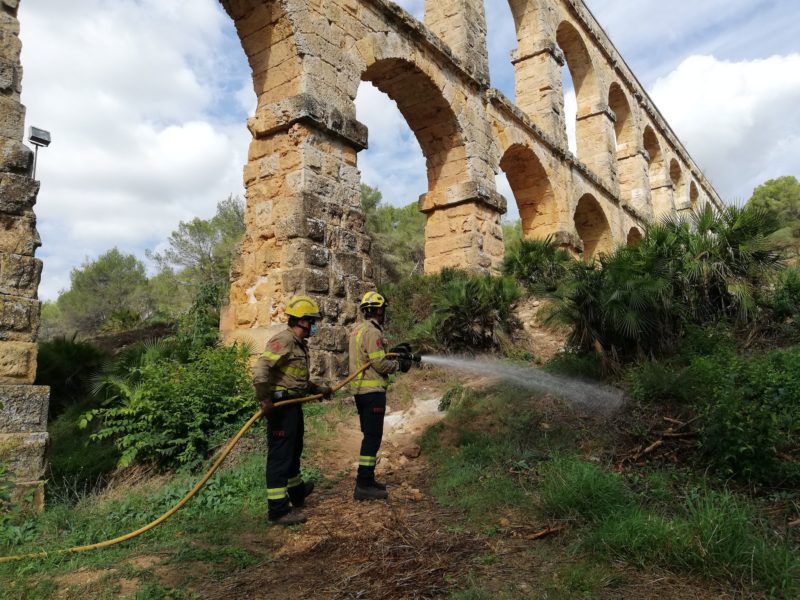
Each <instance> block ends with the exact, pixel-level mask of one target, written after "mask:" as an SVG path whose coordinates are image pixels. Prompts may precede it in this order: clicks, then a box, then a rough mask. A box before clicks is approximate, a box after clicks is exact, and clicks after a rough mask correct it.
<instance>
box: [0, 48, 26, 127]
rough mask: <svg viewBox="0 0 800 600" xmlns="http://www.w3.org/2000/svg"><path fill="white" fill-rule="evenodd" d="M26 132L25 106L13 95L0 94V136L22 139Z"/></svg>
mask: <svg viewBox="0 0 800 600" xmlns="http://www.w3.org/2000/svg"><path fill="white" fill-rule="evenodd" d="M1 39H2V34H1V33H0V40H1ZM0 50H1V49H0ZM0 56H2V54H0ZM24 133H25V107H24V106H22V104H20V103H19V102H17V101H16V100H15V99H14V98H13V97H11V96H0V137H5V138H10V139H12V140H21V139H22V137H23V135H24Z"/></svg>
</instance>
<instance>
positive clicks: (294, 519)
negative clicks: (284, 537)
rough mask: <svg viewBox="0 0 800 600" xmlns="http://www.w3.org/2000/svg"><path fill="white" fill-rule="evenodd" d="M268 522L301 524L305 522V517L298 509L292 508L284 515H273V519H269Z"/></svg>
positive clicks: (287, 524)
mask: <svg viewBox="0 0 800 600" xmlns="http://www.w3.org/2000/svg"><path fill="white" fill-rule="evenodd" d="M269 522H270V523H272V524H273V525H285V526H286V527H290V526H292V525H301V524H303V523H305V522H306V517H305V515H304V514H303V513H302V512H300V511H299V510H294V509H292V510H290V511H289V512H288V513H286V514H285V515H281V516H280V517H275V518H274V519H270V520H269Z"/></svg>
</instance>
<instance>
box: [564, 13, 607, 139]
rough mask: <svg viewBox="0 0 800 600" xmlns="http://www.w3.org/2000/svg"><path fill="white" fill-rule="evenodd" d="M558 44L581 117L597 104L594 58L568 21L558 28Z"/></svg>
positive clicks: (581, 37)
mask: <svg viewBox="0 0 800 600" xmlns="http://www.w3.org/2000/svg"><path fill="white" fill-rule="evenodd" d="M556 43H557V44H558V46H559V48H561V51H562V52H563V53H564V58H565V59H566V61H567V67H568V68H569V72H570V75H571V76H572V82H573V84H574V85H575V95H576V96H577V98H578V114H579V115H580V114H581V113H584V112H586V111H589V110H590V109H591V108H592V106H593V105H594V104H595V103H596V102H597V93H598V80H597V73H596V72H595V68H594V64H593V63H592V57H591V55H590V54H589V49H588V47H587V45H586V42H584V40H583V36H581V34H580V32H579V31H578V30H577V29H575V27H574V26H573V25H572V24H571V23H569V22H568V21H562V22H561V24H560V25H559V26H558V29H557V30H556ZM579 148H580V146H579Z"/></svg>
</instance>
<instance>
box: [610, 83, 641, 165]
mask: <svg viewBox="0 0 800 600" xmlns="http://www.w3.org/2000/svg"><path fill="white" fill-rule="evenodd" d="M608 106H609V107H610V108H611V110H612V112H613V113H614V117H615V120H614V134H615V139H616V144H617V152H619V151H621V150H623V149H624V148H625V147H627V146H628V145H629V144H632V143H634V142H635V140H636V132H635V130H634V127H633V115H632V114H631V105H630V103H629V102H628V97H627V96H626V95H625V92H624V91H623V90H622V86H620V85H619V84H618V83H616V82H614V83H612V84H611V87H610V88H609V91H608Z"/></svg>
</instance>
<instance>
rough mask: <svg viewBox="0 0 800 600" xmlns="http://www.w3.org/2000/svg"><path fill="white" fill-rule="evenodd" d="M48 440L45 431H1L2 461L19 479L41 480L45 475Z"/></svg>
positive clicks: (0, 453) (0, 458)
mask: <svg viewBox="0 0 800 600" xmlns="http://www.w3.org/2000/svg"><path fill="white" fill-rule="evenodd" d="M47 441H48V435H47V433H44V432H39V433H0V462H4V463H6V464H7V465H8V466H9V470H10V471H11V472H12V473H14V475H16V478H17V480H18V481H31V482H32V481H39V480H40V479H42V477H43V476H44V469H45V452H46V450H47Z"/></svg>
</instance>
